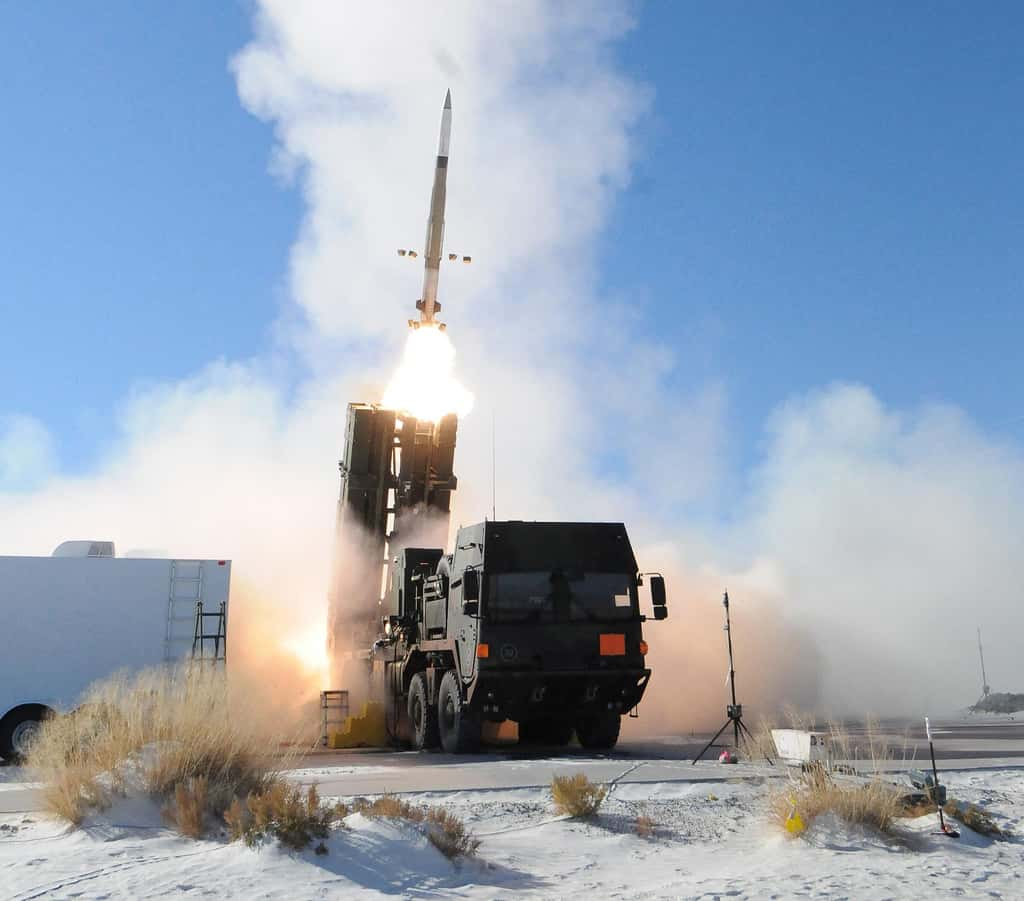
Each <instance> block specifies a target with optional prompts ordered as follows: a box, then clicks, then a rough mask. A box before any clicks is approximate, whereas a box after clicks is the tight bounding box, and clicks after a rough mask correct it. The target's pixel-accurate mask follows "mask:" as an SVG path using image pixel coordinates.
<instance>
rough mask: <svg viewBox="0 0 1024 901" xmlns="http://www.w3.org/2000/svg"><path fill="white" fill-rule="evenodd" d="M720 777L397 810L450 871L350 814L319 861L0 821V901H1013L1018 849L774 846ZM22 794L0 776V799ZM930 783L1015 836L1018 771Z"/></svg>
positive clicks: (151, 830) (872, 840) (752, 789)
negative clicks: (449, 852)
mask: <svg viewBox="0 0 1024 901" xmlns="http://www.w3.org/2000/svg"><path fill="white" fill-rule="evenodd" d="M494 765H495V766H496V767H501V766H503V765H504V763H503V762H502V761H496V762H495V764H494ZM521 765H522V764H521V763H520V764H517V766H521ZM537 765H538V767H539V768H542V767H543V766H544V763H543V762H540V761H538V762H537ZM337 771H338V772H332V768H330V767H325V768H318V770H317V773H318V775H322V776H325V777H328V778H325V779H324V782H325V783H328V782H334V783H337V782H338V781H341V780H338V779H331V778H329V777H331V776H332V775H333V776H337V775H338V773H340V772H344V768H343V767H338V768H337ZM720 772H721V777H720V780H719V781H709V780H708V779H707V778H702V779H701V780H700V781H692V782H691V781H673V782H625V781H623V782H619V783H617V784H615V785H614V786H613V788H612V791H611V794H610V797H609V799H608V800H607V801H606V802H605V804H604V806H603V807H602V809H601V812H600V815H599V816H598V817H597V818H596V819H595V820H593V821H590V822H580V821H573V820H569V819H567V818H565V817H559V816H557V815H556V814H555V813H554V812H553V810H552V808H551V801H550V796H549V793H548V791H547V790H546V789H544V788H537V787H531V788H511V789H489V790H471V791H450V792H440V793H439V792H430V793H422V794H415V793H414V794H407V795H406V796H405V797H407V798H409V799H410V800H414V801H416V800H421V801H423V802H425V803H431V804H443V805H444V806H445V807H447V808H448V809H449V810H451V811H453V812H454V813H456V814H458V815H459V816H460V817H462V818H463V819H464V820H465V822H466V823H467V825H468V826H469V827H470V828H471V829H472V831H473V832H474V833H475V834H476V835H477V836H478V837H479V838H481V839H482V844H481V846H480V850H479V852H478V855H477V858H476V859H474V860H467V861H464V862H462V863H456V864H452V863H450V862H449V861H448V860H447V859H445V858H444V857H443V856H442V855H441V854H440V853H439V852H438V851H437V850H436V849H435V848H434V847H433V846H431V845H430V844H429V843H428V842H427V841H426V840H425V839H424V838H423V836H422V834H421V833H420V832H419V831H418V830H417V829H416V828H415V827H413V826H410V825H409V824H405V823H399V822H391V821H381V820H370V819H367V818H365V817H363V816H362V815H358V814H356V815H352V816H350V817H349V818H348V819H347V820H346V822H345V826H344V828H342V829H339V830H337V831H336V832H335V833H334V834H333V835H332V837H331V839H330V840H329V841H328V842H327V845H328V849H329V853H328V854H326V855H321V856H318V855H315V854H314V853H313V852H312V851H306V852H302V853H293V852H288V851H284V850H282V849H280V848H279V847H276V846H268V847H265V848H264V849H263V850H262V851H251V850H249V849H247V848H245V847H244V846H242V845H240V844H237V843H236V844H229V843H227V842H226V841H222V840H211V841H201V842H194V841H190V840H187V839H184V838H181V837H180V836H178V835H177V834H176V833H174V832H172V831H170V830H169V829H167V828H166V826H165V825H164V823H163V822H162V821H161V818H160V814H159V811H158V810H157V809H156V808H155V807H154V806H153V805H152V804H150V803H149V802H148V801H140V800H134V801H132V800H128V801H123V802H121V803H119V804H118V805H116V806H115V807H113V808H112V809H110V810H108V811H107V812H106V813H105V814H103V815H102V816H97V817H93V818H91V819H89V820H88V821H87V822H86V823H85V824H84V825H83V827H82V828H79V829H72V828H70V827H67V826H65V825H63V824H61V823H60V822H58V821H56V820H53V819H51V818H49V817H47V816H45V815H42V814H37V813H30V814H25V813H22V814H8V815H4V816H0V897H2V898H5V899H6V898H11V899H30V898H165V897H179V896H186V895H196V896H199V895H209V896H216V897H218V898H253V897H265V898H289V899H292V898H294V899H300V898H327V897H384V896H407V897H417V898H422V897H439V898H440V897H452V896H456V897H466V898H512V897H520V896H530V897H544V898H562V897H580V896H589V897H591V898H637V897H647V898H663V897H664V898H680V897H684V898H690V897H696V898H716V897H724V896H729V897H740V898H743V897H757V898H764V897H786V898H788V897H795V896H815V895H817V896H829V897H849V898H871V899H877V898H887V897H892V898H908V897H926V896H928V897H948V896H950V895H958V896H961V897H1003V898H1021V897H1024V842H1021V841H1020V840H1017V839H1014V840H1011V841H1007V842H992V841H990V840H988V839H984V838H981V837H980V836H977V835H975V834H973V833H971V832H970V831H969V830H964V831H963V837H962V838H961V839H960V840H959V841H956V840H951V839H947V838H943V837H938V836H934V835H931V834H930V833H931V832H932V831H933V830H934V829H935V826H936V821H935V818H934V817H931V816H928V817H924V818H922V819H919V820H915V821H912V822H907V823H906V825H901V827H900V836H899V838H897V839H887V840H883V839H881V838H879V837H876V836H871V835H867V834H864V833H861V832H859V831H858V830H854V829H849V828H846V827H844V826H842V825H840V824H837V823H831V822H829V823H822V822H820V821H819V823H818V824H816V826H815V827H814V828H813V829H812V830H811V831H810V832H809V833H808V834H807V835H806V837H804V838H800V839H788V838H784V837H783V836H782V835H780V834H779V832H778V830H777V829H776V828H775V827H774V826H772V825H771V824H770V822H769V820H768V817H767V815H766V811H765V801H766V798H767V796H768V793H769V792H770V790H771V789H772V787H773V785H776V786H777V785H778V783H777V782H774V779H777V778H779V777H778V776H775V777H772V778H767V772H768V771H767V770H766V771H765V773H766V777H759V776H756V775H752V774H749V773H748V774H747V775H746V777H745V778H738V777H736V776H734V775H733V773H734V772H735V771H734V770H733V769H731V768H725V767H722V768H720ZM702 775H706V773H705V774H702ZM26 778H28V776H27V774H25V773H23V772H21V771H18V770H15V769H11V768H7V769H0V790H3V789H6V788H10V787H12V786H14V785H17V784H18V783H20V782H22V781H23V780H24V779H26ZM945 780H946V781H947V782H948V784H949V786H950V791H951V793H952V794H953V795H955V796H956V797H958V798H960V799H962V800H965V801H971V802H976V803H981V804H984V805H985V807H986V808H987V809H988V810H989V811H990V812H992V813H993V814H994V815H995V816H996V817H997V818H998V820H999V822H1000V824H1001V825H1003V826H1005V827H1007V828H1009V829H1011V830H1013V831H1014V832H1016V833H1018V834H1020V833H1022V832H1024V769H1004V770H998V771H983V770H974V771H970V772H968V771H961V772H949V773H946V774H945ZM303 781H305V779H304V778H303ZM538 781H542V780H538ZM638 814H644V815H646V816H647V817H649V818H650V819H651V820H652V821H653V822H654V823H655V824H657V826H656V830H655V833H654V834H653V835H652V836H650V837H641V836H639V835H637V834H636V831H635V824H636V818H637V816H638Z"/></svg>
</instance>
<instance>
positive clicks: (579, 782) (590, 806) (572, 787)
mask: <svg viewBox="0 0 1024 901" xmlns="http://www.w3.org/2000/svg"><path fill="white" fill-rule="evenodd" d="M607 795H608V789H606V788H605V787H604V786H602V785H596V784H595V783H593V782H591V781H590V780H589V779H588V778H587V777H586V775H584V774H583V773H576V774H575V775H574V776H554V777H552V779H551V798H552V800H553V801H554V802H555V811H556V813H567V814H568V815H569V816H571V817H592V816H593V815H594V814H596V813H597V811H598V809H599V808H600V807H601V805H602V804H603V803H604V799H605V798H606V797H607Z"/></svg>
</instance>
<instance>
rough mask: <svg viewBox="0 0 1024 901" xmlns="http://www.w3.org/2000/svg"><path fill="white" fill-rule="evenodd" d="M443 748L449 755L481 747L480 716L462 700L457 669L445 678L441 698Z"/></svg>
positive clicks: (464, 752) (439, 721)
mask: <svg viewBox="0 0 1024 901" xmlns="http://www.w3.org/2000/svg"><path fill="white" fill-rule="evenodd" d="M437 719H438V725H439V726H440V732H441V747H443V748H444V749H445V750H446V751H447V752H448V753H449V754H469V753H472V752H473V751H475V750H477V749H478V748H479V747H480V731H481V723H480V718H479V717H478V716H477V715H476V714H474V713H473V712H472V711H471V710H470V709H469V708H468V707H467V706H466V704H465V702H464V701H463V700H462V686H461V685H460V684H459V677H458V676H457V675H456V673H455V670H448V672H446V673H445V674H444V678H443V679H442V680H441V691H440V692H439V694H438V699H437Z"/></svg>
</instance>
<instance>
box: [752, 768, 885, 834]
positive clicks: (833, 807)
mask: <svg viewBox="0 0 1024 901" xmlns="http://www.w3.org/2000/svg"><path fill="white" fill-rule="evenodd" d="M903 795H904V793H903V792H901V791H900V790H899V788H898V787H897V786H895V785H892V784H891V783H888V782H885V781H884V780H882V779H878V778H871V779H869V780H867V781H865V782H862V783H853V782H850V783H846V782H837V781H836V780H835V779H834V778H833V777H832V776H830V775H829V774H828V773H826V772H825V771H824V770H819V771H817V772H816V773H815V774H814V775H813V776H812V777H811V778H804V779H801V780H800V781H799V782H797V783H795V784H794V785H792V786H791V787H790V788H789V790H786V791H782V792H778V793H776V794H775V795H773V796H772V799H771V810H772V814H773V816H774V818H775V819H776V820H777V821H778V823H779V825H781V826H785V824H786V821H787V819H788V818H789V816H790V814H791V813H792V812H793V811H794V810H795V811H796V813H798V814H799V815H800V818H801V819H802V820H803V821H804V824H805V825H806V826H810V825H811V824H812V823H813V822H814V820H816V819H817V818H818V817H820V816H822V815H824V814H827V813H832V814H835V816H837V817H838V818H839V819H840V820H842V821H843V822H845V823H850V824H853V825H860V826H868V827H870V828H873V829H876V830H878V831H879V832H889V831H891V829H892V823H893V819H894V818H896V817H897V816H900V815H901V813H902V810H903Z"/></svg>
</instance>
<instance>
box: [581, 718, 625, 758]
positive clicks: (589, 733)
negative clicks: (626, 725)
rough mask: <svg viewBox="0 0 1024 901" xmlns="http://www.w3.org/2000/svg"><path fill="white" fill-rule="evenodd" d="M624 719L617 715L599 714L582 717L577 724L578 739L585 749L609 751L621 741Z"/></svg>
mask: <svg viewBox="0 0 1024 901" xmlns="http://www.w3.org/2000/svg"><path fill="white" fill-rule="evenodd" d="M620 725H622V718H621V717H620V716H619V715H618V714H617V713H599V714H598V715H597V716H587V717H582V718H581V719H580V720H579V721H578V722H577V723H576V737H577V738H578V739H579V740H580V744H581V745H582V746H583V747H584V748H590V749H592V750H607V749H608V748H614V747H615V743H616V742H617V741H618V740H619V726H620Z"/></svg>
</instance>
